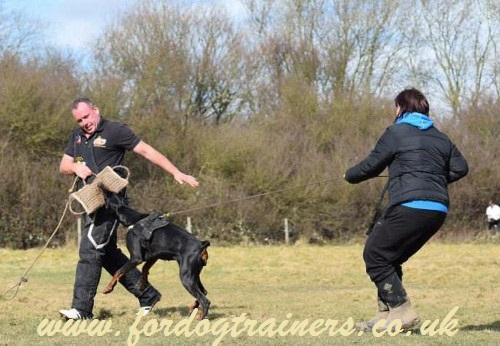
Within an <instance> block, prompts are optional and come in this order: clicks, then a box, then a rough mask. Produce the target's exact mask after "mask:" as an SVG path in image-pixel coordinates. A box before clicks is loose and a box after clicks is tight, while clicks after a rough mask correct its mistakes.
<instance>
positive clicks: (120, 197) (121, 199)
mask: <svg viewBox="0 0 500 346" xmlns="http://www.w3.org/2000/svg"><path fill="white" fill-rule="evenodd" d="M100 187H101V189H102V191H103V194H104V202H105V203H106V208H108V209H110V210H112V211H113V212H114V213H115V214H116V216H117V218H118V221H119V222H120V223H121V224H122V225H123V226H125V227H128V226H132V225H134V224H136V223H137V222H139V221H140V220H142V219H143V218H144V217H146V216H147V215H148V214H144V213H141V212H139V211H137V210H135V209H132V208H130V207H129V206H128V198H127V197H126V196H125V195H124V194H122V193H115V192H111V191H108V190H106V189H105V188H104V187H103V186H100Z"/></svg>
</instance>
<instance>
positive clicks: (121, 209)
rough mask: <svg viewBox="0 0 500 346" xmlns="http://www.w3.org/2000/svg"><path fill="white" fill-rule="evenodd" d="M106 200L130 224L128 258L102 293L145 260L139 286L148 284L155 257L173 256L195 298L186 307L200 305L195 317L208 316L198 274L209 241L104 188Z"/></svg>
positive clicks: (125, 224) (185, 284) (127, 242)
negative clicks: (131, 203)
mask: <svg viewBox="0 0 500 346" xmlns="http://www.w3.org/2000/svg"><path fill="white" fill-rule="evenodd" d="M106 202H107V206H108V208H111V209H112V210H113V211H114V212H115V213H116V215H117V217H118V220H119V221H120V223H121V224H122V225H124V226H126V227H129V230H128V232H127V237H126V244H127V249H128V251H129V253H130V260H129V261H128V262H127V263H126V264H125V265H124V266H123V267H121V268H120V269H118V270H117V271H116V273H115V274H114V275H113V278H112V279H111V281H110V282H109V283H108V284H107V286H106V287H105V288H104V290H103V293H111V292H112V291H113V288H114V287H115V285H116V284H117V282H118V280H120V278H121V277H122V276H123V275H125V274H126V273H127V272H128V271H129V270H131V269H132V268H134V267H136V266H137V265H139V264H141V263H143V262H145V263H144V265H143V267H142V276H141V281H140V282H139V283H138V284H139V285H140V288H141V290H142V289H144V288H146V287H147V285H148V275H149V270H150V269H151V267H152V266H153V265H154V264H155V263H156V261H157V260H159V259H160V260H165V261H172V260H175V261H177V263H178V264H179V274H180V280H181V282H182V285H183V286H184V288H185V289H186V290H187V291H188V292H189V293H190V294H191V295H192V296H193V297H194V298H195V299H196V300H195V302H194V303H193V304H192V305H191V306H190V307H189V313H191V312H192V311H193V310H194V309H195V308H199V313H198V319H200V320H201V319H203V318H204V317H205V316H207V314H208V308H209V307H210V300H208V298H207V297H206V294H207V290H206V289H205V287H203V284H202V283H201V280H200V274H201V271H202V269H203V267H204V266H206V265H207V261H208V251H207V247H208V246H209V245H210V242H209V241H200V240H198V239H197V238H196V237H195V236H194V235H193V234H191V233H189V232H188V231H186V230H184V229H182V228H181V227H179V226H177V225H175V224H173V223H171V222H169V220H168V219H166V218H164V217H163V216H162V214H160V213H152V214H145V213H141V212H139V211H137V210H135V209H132V208H130V207H128V206H127V205H126V204H125V203H124V202H123V199H122V198H120V197H119V195H117V194H114V193H111V192H107V193H106Z"/></svg>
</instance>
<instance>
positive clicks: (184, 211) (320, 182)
mask: <svg viewBox="0 0 500 346" xmlns="http://www.w3.org/2000/svg"><path fill="white" fill-rule="evenodd" d="M339 179H340V178H333V179H326V180H320V181H315V182H312V183H308V184H303V185H297V186H292V187H287V188H283V189H279V190H273V191H268V192H263V193H259V194H255V195H251V196H246V197H241V198H236V199H232V200H229V201H223V202H216V203H212V204H208V205H204V206H201V207H195V208H189V209H183V210H178V211H174V212H168V213H167V214H166V215H167V217H169V216H173V215H178V214H185V213H188V212H193V211H199V210H203V209H209V208H215V207H218V206H221V205H224V204H232V203H237V202H241V201H246V200H249V199H253V198H257V197H263V196H268V195H272V194H275V193H280V192H284V191H288V190H292V189H298V188H301V187H306V186H311V185H319V184H325V183H329V182H332V181H335V180H339Z"/></svg>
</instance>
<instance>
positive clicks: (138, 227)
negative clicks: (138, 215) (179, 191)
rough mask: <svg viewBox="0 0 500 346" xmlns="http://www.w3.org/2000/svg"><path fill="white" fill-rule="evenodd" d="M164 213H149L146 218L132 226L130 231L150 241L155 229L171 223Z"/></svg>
mask: <svg viewBox="0 0 500 346" xmlns="http://www.w3.org/2000/svg"><path fill="white" fill-rule="evenodd" d="M163 215H164V214H163V213H159V212H154V213H151V214H149V215H148V216H146V217H145V218H144V219H142V220H140V221H139V222H137V223H136V224H135V225H133V226H131V228H130V232H134V234H135V235H136V236H137V237H139V239H141V240H146V241H149V240H150V239H151V237H152V236H153V232H154V231H155V230H157V229H158V228H162V227H164V226H166V225H168V224H169V223H170V221H169V220H168V219H167V218H166V217H164V216H163Z"/></svg>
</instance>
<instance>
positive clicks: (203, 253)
mask: <svg viewBox="0 0 500 346" xmlns="http://www.w3.org/2000/svg"><path fill="white" fill-rule="evenodd" d="M209 246H210V242H209V241H208V240H203V241H202V242H201V252H200V259H201V262H202V263H203V266H206V265H207V263H208V251H207V247H209Z"/></svg>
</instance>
